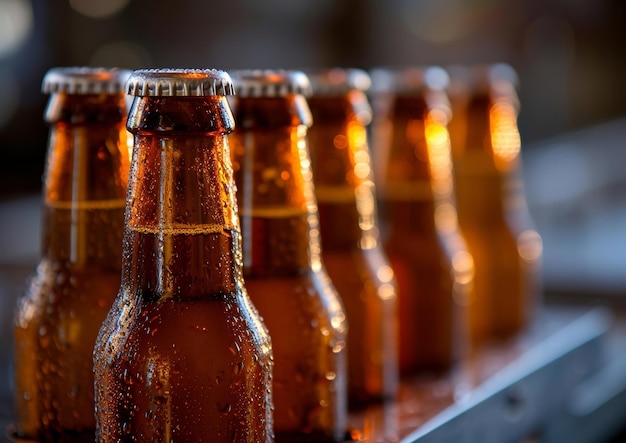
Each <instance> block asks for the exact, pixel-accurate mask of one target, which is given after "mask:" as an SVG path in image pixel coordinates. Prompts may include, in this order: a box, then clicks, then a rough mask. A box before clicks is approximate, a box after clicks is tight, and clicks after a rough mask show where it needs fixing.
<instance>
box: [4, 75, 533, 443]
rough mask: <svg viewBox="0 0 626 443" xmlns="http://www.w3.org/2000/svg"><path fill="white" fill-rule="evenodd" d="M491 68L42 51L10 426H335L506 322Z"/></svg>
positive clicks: (243, 430) (518, 206) (307, 437)
mask: <svg viewBox="0 0 626 443" xmlns="http://www.w3.org/2000/svg"><path fill="white" fill-rule="evenodd" d="M450 74H452V81H451V82H450V81H449V75H450ZM511 74H512V72H511V70H510V69H509V70H507V69H506V67H503V66H501V65H496V66H486V67H483V66H481V67H454V69H452V68H451V69H449V70H443V69H441V68H436V67H428V68H411V69H402V70H389V69H380V70H374V71H372V72H371V76H370V74H368V73H366V72H364V71H361V70H356V69H331V70H311V71H307V72H306V73H305V72H300V71H262V70H239V71H232V72H230V75H229V74H227V73H225V72H223V71H216V70H200V69H195V70H176V69H174V70H172V69H170V70H138V71H134V72H132V73H130V72H128V71H124V70H117V69H95V68H56V69H52V70H50V71H49V72H48V73H47V74H46V76H45V78H44V82H43V91H44V92H45V93H50V94H51V96H50V100H49V103H48V108H47V110H46V121H47V122H48V123H49V124H50V141H49V146H48V156H47V167H46V173H45V183H44V194H43V195H44V202H43V204H44V220H43V245H42V259H41V262H40V264H39V265H38V267H37V270H36V272H35V273H34V275H33V276H32V278H31V279H30V281H29V282H28V285H27V288H26V290H25V293H24V295H23V296H22V297H21V298H20V300H19V302H18V308H17V313H16V318H15V327H14V330H15V399H16V435H17V436H18V437H20V438H29V439H34V440H39V441H93V439H94V432H95V434H96V439H97V441H101V442H108V441H128V442H131V441H134V442H143V441H168V442H169V441H198V442H200V441H211V442H219V441H224V442H234V441H242V442H243V441H246V442H262V441H276V442H298V441H316V442H324V441H326V442H340V441H343V440H344V439H345V438H346V431H347V419H348V416H347V415H348V410H349V409H358V408H360V407H363V406H364V405H365V404H367V403H368V402H372V401H388V400H393V399H394V398H395V395H396V392H397V389H398V383H399V378H400V375H411V374H416V373H418V372H420V371H424V370H436V371H446V370H448V369H450V368H451V367H452V366H453V365H454V364H455V362H457V361H458V360H459V359H461V358H462V357H463V356H464V355H465V353H466V352H467V351H468V350H469V349H473V348H475V347H477V346H479V345H480V344H482V343H483V342H485V341H488V340H492V339H496V338H507V337H511V336H513V335H515V334H517V333H519V332H520V331H522V330H523V329H524V327H525V326H526V325H527V324H528V322H529V320H530V318H531V315H530V314H531V310H532V309H533V308H532V306H533V303H534V301H533V298H536V296H537V294H538V293H539V292H540V291H539V286H538V280H537V278H536V277H537V275H538V264H539V259H540V256H541V243H540V237H539V235H538V234H537V233H536V232H535V231H534V230H533V229H532V225H531V223H530V219H529V216H528V211H527V208H526V207H525V200H524V197H523V190H522V183H521V179H520V176H519V174H520V172H519V148H520V142H519V133H518V132H517V124H516V119H517V111H518V104H517V97H516V95H515V84H514V82H513V80H512V78H511ZM235 90H236V95H235V94H234V91H235ZM126 93H127V94H128V95H130V96H131V97H133V102H132V106H131V108H130V110H129V111H128V110H127V108H126V105H125V100H126ZM368 94H370V95H369V97H368ZM370 99H371V103H372V105H373V109H372V108H370ZM370 123H371V124H370ZM370 134H371V136H370ZM370 140H371V149H370ZM131 141H134V143H131ZM375 183H376V186H377V187H376V186H375ZM124 207H125V208H126V210H125V217H124V216H123V215H122V213H123V212H124ZM378 208H380V227H379V214H378ZM120 278H121V281H120ZM107 313H108V314H107ZM94 345H95V349H94ZM94 386H95V389H94ZM94 399H95V401H94ZM94 410H95V414H94Z"/></svg>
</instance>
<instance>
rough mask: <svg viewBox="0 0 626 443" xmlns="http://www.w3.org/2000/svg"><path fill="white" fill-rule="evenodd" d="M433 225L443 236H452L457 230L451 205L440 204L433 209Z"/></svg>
mask: <svg viewBox="0 0 626 443" xmlns="http://www.w3.org/2000/svg"><path fill="white" fill-rule="evenodd" d="M435 224H436V225H437V229H438V230H439V231H440V232H442V233H444V234H452V233H454V232H456V231H457V229H458V216H457V212H456V208H455V207H454V205H453V204H452V203H441V204H438V205H437V207H436V208H435Z"/></svg>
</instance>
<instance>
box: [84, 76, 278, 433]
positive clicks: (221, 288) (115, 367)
mask: <svg viewBox="0 0 626 443" xmlns="http://www.w3.org/2000/svg"><path fill="white" fill-rule="evenodd" d="M205 74H206V73H205V72H204V71H199V72H195V71H194V72H193V73H192V75H188V74H186V73H182V74H181V73H180V72H174V73H173V74H172V73H169V72H168V73H165V75H171V76H172V78H174V79H175V80H176V81H178V80H181V81H187V80H188V78H190V77H191V78H197V77H198V76H202V75H205ZM149 75H150V73H149ZM131 79H132V77H131ZM232 127H233V121H232V115H231V114H230V108H229V107H228V104H227V102H226V99H225V98H224V97H223V96H217V95H210V96H200V97H158V96H157V97H151V96H147V97H136V98H135V101H134V102H133V107H132V109H131V113H130V116H129V123H128V128H129V130H130V131H131V132H133V134H134V135H135V146H134V152H133V162H132V169H131V171H132V172H131V177H130V181H129V193H128V200H127V209H126V224H125V237H124V260H123V268H122V284H121V287H120V290H119V294H118V297H117V299H116V301H115V303H114V305H113V308H112V309H111V311H110V312H109V315H108V316H107V319H106V320H105V322H104V323H103V325H102V328H101V330H100V334H99V337H98V340H97V343H96V347H95V350H94V374H95V386H96V392H95V394H96V420H97V425H98V429H97V439H98V441H101V442H108V441H137V439H139V440H141V441H195V442H249V441H255V442H256V441H258V442H270V441H272V413H271V408H272V404H271V391H272V389H271V366H272V362H271V358H272V356H271V342H270V340H269V336H268V335H267V331H266V329H265V327H264V325H263V323H262V321H261V320H260V318H259V316H258V313H257V311H256V309H255V308H254V307H253V306H252V305H251V304H250V301H249V299H248V296H247V293H246V289H245V286H244V285H243V280H242V275H241V245H240V230H239V224H238V219H237V211H236V200H235V196H234V186H233V183H232V169H231V164H230V154H229V150H228V139H227V137H226V133H228V132H229V131H230V130H232Z"/></svg>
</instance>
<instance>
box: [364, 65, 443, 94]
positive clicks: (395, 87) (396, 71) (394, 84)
mask: <svg viewBox="0 0 626 443" xmlns="http://www.w3.org/2000/svg"><path fill="white" fill-rule="evenodd" d="M370 75H371V77H372V90H373V91H374V92H419V91H421V90H423V89H431V90H435V91H437V90H445V88H446V87H447V86H448V83H449V81H450V78H449V77H448V73H447V72H446V71H445V69H443V68H441V67H439V66H424V67H407V68H376V69H372V71H371V72H370Z"/></svg>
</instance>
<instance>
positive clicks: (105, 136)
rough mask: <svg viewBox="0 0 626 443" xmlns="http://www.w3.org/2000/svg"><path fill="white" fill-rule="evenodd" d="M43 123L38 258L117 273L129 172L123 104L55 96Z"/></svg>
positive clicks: (120, 100) (116, 100)
mask: <svg viewBox="0 0 626 443" xmlns="http://www.w3.org/2000/svg"><path fill="white" fill-rule="evenodd" d="M45 117H46V120H47V122H48V123H49V124H50V133H49V143H48V152H47V162H46V172H45V179H44V189H43V194H44V195H43V203H44V208H43V226H42V228H43V229H42V234H43V235H42V240H43V241H42V257H43V258H44V259H48V260H52V261H57V262H64V263H65V264H66V265H70V266H83V265H89V264H98V265H104V266H108V267H112V268H115V269H119V267H120V257H121V240H122V232H123V219H124V216H123V212H124V205H125V195H126V185H127V180H128V171H129V145H128V137H127V131H126V127H125V122H126V110H125V104H124V98H123V96H122V95H121V94H120V95H117V96H110V95H87V96H75V95H66V94H54V95H53V96H51V98H50V101H49V103H48V107H47V110H46V114H45Z"/></svg>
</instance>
